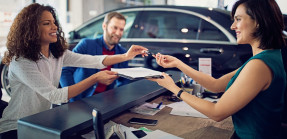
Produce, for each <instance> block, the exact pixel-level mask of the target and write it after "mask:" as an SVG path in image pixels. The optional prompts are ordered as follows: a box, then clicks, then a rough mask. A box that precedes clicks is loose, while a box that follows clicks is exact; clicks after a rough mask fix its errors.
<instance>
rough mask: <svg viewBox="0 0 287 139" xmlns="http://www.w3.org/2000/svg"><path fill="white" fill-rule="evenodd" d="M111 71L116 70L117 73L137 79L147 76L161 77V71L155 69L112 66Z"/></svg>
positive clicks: (146, 77) (130, 78)
mask: <svg viewBox="0 0 287 139" xmlns="http://www.w3.org/2000/svg"><path fill="white" fill-rule="evenodd" d="M111 71H115V72H118V75H119V76H121V77H124V78H127V79H129V80H139V79H148V78H162V77H163V76H162V73H161V72H159V71H156V70H152V69H147V68H143V67H139V68H112V69H111Z"/></svg>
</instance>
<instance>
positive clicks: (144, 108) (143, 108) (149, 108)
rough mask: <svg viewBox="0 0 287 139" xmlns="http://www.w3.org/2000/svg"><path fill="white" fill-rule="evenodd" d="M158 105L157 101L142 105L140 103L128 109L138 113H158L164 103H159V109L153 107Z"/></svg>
mask: <svg viewBox="0 0 287 139" xmlns="http://www.w3.org/2000/svg"><path fill="white" fill-rule="evenodd" d="M157 106H158V104H157V103H153V104H150V103H144V104H143V105H140V106H138V107H133V108H131V109H130V111H131V112H133V113H138V114H142V115H155V114H156V113H158V112H159V111H160V110H161V109H163V108H164V107H165V105H161V106H160V108H159V109H155V108H156V107H157Z"/></svg>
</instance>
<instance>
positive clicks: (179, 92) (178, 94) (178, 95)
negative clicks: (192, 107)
mask: <svg viewBox="0 0 287 139" xmlns="http://www.w3.org/2000/svg"><path fill="white" fill-rule="evenodd" d="M182 92H183V90H181V89H180V90H179V91H178V93H177V97H178V98H180V95H181V93H182Z"/></svg>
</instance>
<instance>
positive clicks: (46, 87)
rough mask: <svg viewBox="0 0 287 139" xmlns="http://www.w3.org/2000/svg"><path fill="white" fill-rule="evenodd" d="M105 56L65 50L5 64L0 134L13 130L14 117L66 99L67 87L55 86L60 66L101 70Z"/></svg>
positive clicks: (35, 111)
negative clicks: (6, 90)
mask: <svg viewBox="0 0 287 139" xmlns="http://www.w3.org/2000/svg"><path fill="white" fill-rule="evenodd" d="M105 57H106V55H103V56H91V55H82V54H77V53H73V52H71V51H69V50H67V51H65V52H64V54H63V56H62V57H60V58H58V59H56V58H55V57H54V56H53V55H52V54H51V53H50V57H49V58H46V57H45V56H43V55H42V57H41V58H40V60H38V61H37V62H34V61H31V60H28V59H26V58H21V57H20V58H19V59H18V60H17V61H15V59H13V60H12V62H11V63H10V65H9V72H8V79H9V83H10V86H11V100H10V102H9V105H8V106H7V107H6V108H5V110H4V112H3V116H2V119H0V133H2V132H6V131H10V130H15V129H17V120H18V119H20V118H23V117H26V116H29V115H33V114H35V113H39V112H42V111H45V110H48V109H50V107H51V104H52V103H53V104H59V103H65V102H68V87H64V88H58V85H59V81H60V77H61V72H62V67H66V66H71V67H85V68H97V69H102V68H105V66H104V65H103V64H102V62H103V60H104V59H105Z"/></svg>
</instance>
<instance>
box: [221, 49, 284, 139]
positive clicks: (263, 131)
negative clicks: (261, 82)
mask: <svg viewBox="0 0 287 139" xmlns="http://www.w3.org/2000/svg"><path fill="white" fill-rule="evenodd" d="M252 59H260V60H262V61H263V62H264V63H265V64H266V65H267V66H268V67H269V68H270V69H271V71H272V73H273V78H272V82H271V84H270V86H269V88H268V89H267V90H265V91H261V92H260V93H259V94H258V95H257V96H256V97H255V98H254V99H253V100H252V101H251V102H249V103H248V104H247V105H246V106H245V107H244V108H242V109H241V110H239V111H238V112H236V113H235V114H233V115H232V120H233V125H234V130H235V132H236V134H237V136H238V137H239V138H242V139H265V138H266V139H271V138H272V139H275V138H280V124H281V113H282V110H283V105H284V91H285V88H286V73H285V70H284V66H283V60H282V56H281V51H280V50H279V49H275V50H265V51H263V52H261V53H259V54H257V55H255V56H253V57H251V58H250V59H249V60H248V61H247V62H245V63H244V64H243V65H242V66H241V67H240V68H239V70H238V71H237V72H236V73H235V75H234V76H233V77H232V79H231V80H230V81H229V83H228V85H227V87H226V90H227V89H228V88H229V87H230V86H231V85H232V84H233V82H234V81H235V80H236V78H237V76H238V75H239V74H240V72H241V70H242V69H243V68H244V66H245V65H246V64H247V63H248V62H249V61H250V60H252ZM262 76H264V75H262ZM231 93H232V92H231ZM241 93H245V92H241Z"/></svg>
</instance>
